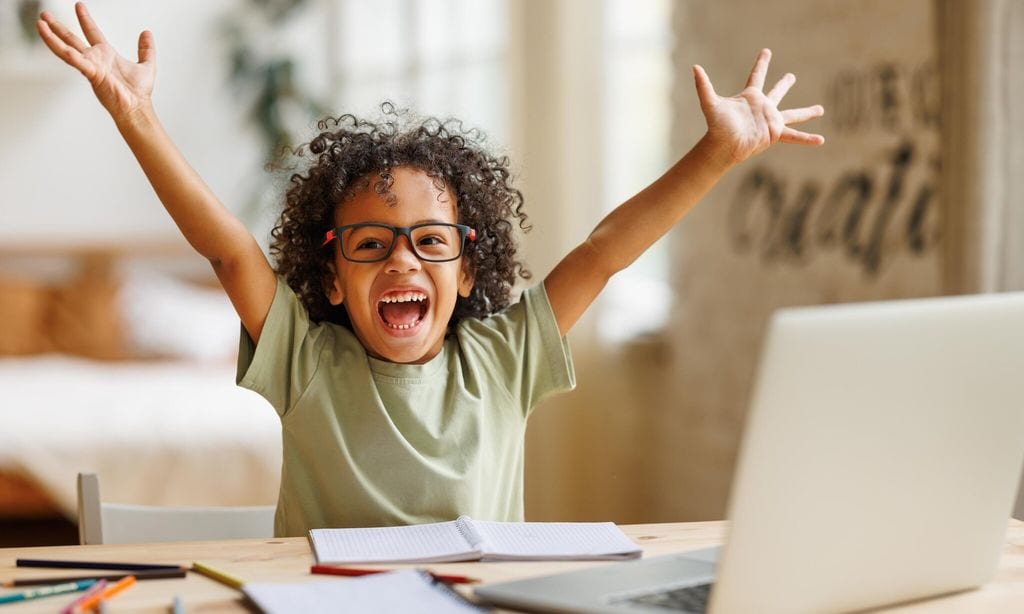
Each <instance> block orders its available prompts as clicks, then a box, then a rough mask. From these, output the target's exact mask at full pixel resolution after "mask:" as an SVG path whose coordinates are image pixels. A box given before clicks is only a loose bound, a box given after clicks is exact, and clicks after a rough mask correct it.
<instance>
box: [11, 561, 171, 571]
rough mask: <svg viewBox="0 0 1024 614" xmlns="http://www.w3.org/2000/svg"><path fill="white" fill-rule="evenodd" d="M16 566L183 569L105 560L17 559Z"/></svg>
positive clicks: (144, 569) (139, 569) (133, 569)
mask: <svg viewBox="0 0 1024 614" xmlns="http://www.w3.org/2000/svg"><path fill="white" fill-rule="evenodd" d="M15 565H16V566H17V567H47V568H50V569H118V570H122V571H151V570H157V569H164V570H167V569H185V568H184V567H182V566H181V565H152V564H150V563H111V562H105V561H51V560H47V559H18V560H17V561H16V562H15Z"/></svg>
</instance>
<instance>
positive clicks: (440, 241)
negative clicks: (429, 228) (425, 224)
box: [416, 235, 447, 245]
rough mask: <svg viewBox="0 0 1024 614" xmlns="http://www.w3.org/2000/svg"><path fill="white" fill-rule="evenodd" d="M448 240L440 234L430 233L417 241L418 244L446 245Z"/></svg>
mask: <svg viewBox="0 0 1024 614" xmlns="http://www.w3.org/2000/svg"><path fill="white" fill-rule="evenodd" d="M446 242H447V241H446V240H445V238H444V237H442V236H440V235H428V236H426V237H420V238H419V240H418V241H416V243H417V244H418V245H444V244H445V243H446Z"/></svg>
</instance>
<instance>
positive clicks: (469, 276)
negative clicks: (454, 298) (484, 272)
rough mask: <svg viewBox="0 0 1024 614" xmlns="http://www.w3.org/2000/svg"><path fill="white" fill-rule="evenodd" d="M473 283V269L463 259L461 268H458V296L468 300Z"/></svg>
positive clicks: (474, 279)
mask: <svg viewBox="0 0 1024 614" xmlns="http://www.w3.org/2000/svg"><path fill="white" fill-rule="evenodd" d="M475 281H476V275H474V274H473V267H472V266H471V265H470V264H469V261H468V260H465V259H463V261H462V266H460V267H459V296H461V297H462V298H469V293H470V292H472V291H473V284H474V282H475Z"/></svg>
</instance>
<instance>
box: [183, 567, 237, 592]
mask: <svg viewBox="0 0 1024 614" xmlns="http://www.w3.org/2000/svg"><path fill="white" fill-rule="evenodd" d="M192 571H196V572H199V573H201V574H203V575H204V576H206V577H207V578H211V579H213V580H216V581H218V582H220V583H221V584H224V585H227V586H230V587H231V588H235V589H238V590H242V587H243V586H244V585H245V582H244V581H243V580H241V579H240V578H236V577H235V576H233V575H231V574H229V573H225V572H223V571H220V570H219V569H216V568H214V567H210V566H209V565H207V564H206V563H202V562H200V561H195V562H193V563H192Z"/></svg>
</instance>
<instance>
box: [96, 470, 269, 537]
mask: <svg viewBox="0 0 1024 614" xmlns="http://www.w3.org/2000/svg"><path fill="white" fill-rule="evenodd" d="M273 536H274V507H273V506H269V505H268V506H252V507H158V506H150V505H124V504H118V503H103V502H102V501H101V499H100V483H99V478H98V477H97V476H96V474H94V473H79V474H78V539H79V542H80V543H81V544H83V545H86V544H135V543H147V542H166V541H202V540H213V539H241V538H247V537H273Z"/></svg>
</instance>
